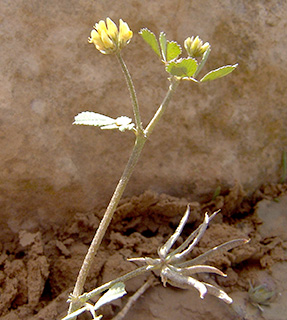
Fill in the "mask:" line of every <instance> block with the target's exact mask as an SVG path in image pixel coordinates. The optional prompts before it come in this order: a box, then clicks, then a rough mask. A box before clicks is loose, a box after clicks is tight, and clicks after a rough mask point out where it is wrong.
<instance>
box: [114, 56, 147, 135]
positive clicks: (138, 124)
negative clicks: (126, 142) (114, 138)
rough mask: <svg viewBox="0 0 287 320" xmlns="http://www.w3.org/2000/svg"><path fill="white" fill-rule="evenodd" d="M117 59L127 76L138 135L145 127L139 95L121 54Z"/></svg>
mask: <svg viewBox="0 0 287 320" xmlns="http://www.w3.org/2000/svg"><path fill="white" fill-rule="evenodd" d="M116 56H117V58H118V61H119V63H120V65H121V68H122V70H123V73H124V75H125V79H126V82H127V86H128V88H129V91H130V96H131V99H132V104H133V112H134V117H135V123H136V129H137V132H138V133H142V132H143V127H142V122H141V116H140V111H139V104H138V99H137V95H136V91H135V87H134V84H133V80H132V77H131V75H130V73H129V70H128V68H127V66H126V64H125V62H124V60H123V58H122V56H121V54H120V52H118V53H117V55H116Z"/></svg>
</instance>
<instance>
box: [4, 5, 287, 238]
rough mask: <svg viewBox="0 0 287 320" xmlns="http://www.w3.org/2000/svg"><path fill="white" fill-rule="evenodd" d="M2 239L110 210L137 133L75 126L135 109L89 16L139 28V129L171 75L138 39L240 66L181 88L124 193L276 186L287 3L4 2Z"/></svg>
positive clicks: (131, 50)
mask: <svg viewBox="0 0 287 320" xmlns="http://www.w3.org/2000/svg"><path fill="white" fill-rule="evenodd" d="M0 7H1V10H0V12H1V13H0V21H1V31H0V34H1V47H0V70H1V73H0V77H1V80H0V81H1V86H0V110H1V117H0V150H1V157H0V167H1V173H0V209H1V214H0V223H1V227H2V231H1V234H0V238H1V239H3V238H5V239H6V240H7V239H8V238H7V237H8V235H9V234H10V233H11V231H12V232H18V231H19V230H20V229H25V230H31V231H33V230H34V231H35V230H36V229H37V227H38V226H41V227H44V228H45V227H46V226H47V227H48V226H50V225H55V224H57V226H59V225H61V224H64V223H65V222H66V221H67V220H69V219H70V218H71V217H72V216H73V215H74V213H76V212H79V211H81V212H86V211H89V210H92V209H93V208H95V207H97V208H101V207H103V206H105V205H106V204H107V203H108V201H109V199H110V197H111V194H112V192H113V190H114V188H115V185H116V183H117V181H118V179H119V177H120V175H121V173H122V171H123V168H124V166H125V163H126V161H127V159H128V156H129V153H130V151H131V148H132V145H133V138H134V137H133V134H132V133H128V132H126V133H125V134H121V133H119V132H111V131H109V132H103V131H101V130H99V129H97V128H93V127H84V126H83V127H76V126H72V122H73V119H74V116H75V115H76V114H77V113H79V112H82V111H86V110H89V111H95V112H99V113H103V114H106V115H109V116H111V117H118V116H121V115H127V116H132V110H131V105H130V98H129V95H128V91H127V88H126V86H125V82H124V78H123V74H122V72H121V70H120V68H119V66H118V63H117V61H116V59H115V58H113V57H111V56H103V55H101V54H100V53H99V52H97V51H96V50H95V48H94V47H93V46H92V45H90V44H88V42H87V38H88V36H89V34H90V30H91V29H92V26H93V25H94V23H95V22H97V21H98V20H100V19H105V18H106V17H107V16H109V17H110V18H112V19H113V20H114V21H118V19H119V18H122V19H123V20H124V21H127V22H128V24H129V26H130V28H131V29H132V30H133V31H134V38H133V39H132V41H131V43H130V44H129V46H128V47H127V48H126V49H125V51H124V53H123V56H124V58H125V61H126V63H127V64H128V67H129V68H130V72H131V74H132V76H133V78H134V83H135V87H136V89H137V90H138V98H139V102H140V107H141V111H142V119H143V122H144V125H146V124H147V123H148V121H149V120H150V118H151V117H152V115H153V113H154V112H155V110H156V109H157V106H158V105H159V104H160V103H161V101H162V99H163V97H164V95H165V93H166V90H167V87H168V81H167V77H166V76H167V75H166V73H165V71H164V69H163V66H162V65H161V63H160V61H159V60H158V58H157V56H156V55H155V54H154V53H153V52H152V51H151V50H150V49H149V47H148V46H147V45H146V44H145V43H144V41H143V40H142V39H141V38H140V36H139V35H138V34H137V33H138V31H139V30H140V29H141V28H143V27H147V28H149V29H150V30H152V31H153V32H154V33H156V34H159V32H160V31H165V32H166V34H167V38H168V39H169V40H176V41H178V42H179V43H181V44H183V41H184V39H185V38H186V37H188V36H192V35H197V34H198V35H199V36H200V37H201V38H202V39H203V40H204V41H209V42H210V44H211V46H212V52H211V55H210V58H209V61H208V63H207V65H206V67H205V71H206V72H207V71H209V70H210V69H215V68H217V67H220V66H222V65H225V64H234V63H239V67H238V68H237V70H236V71H235V72H233V73H232V74H231V75H229V76H228V77H226V78H224V79H220V80H218V81H214V82H211V83H206V84H204V85H201V86H197V85H196V84H193V83H183V84H182V85H181V86H180V87H179V88H178V91H177V94H176V95H175V97H174V99H173V101H172V103H171V104H170V106H169V109H168V110H167V112H166V114H165V116H164V118H163V119H162V121H161V122H160V124H159V125H158V127H157V128H156V130H155V132H154V133H153V135H152V136H151V139H150V141H149V142H148V143H147V145H146V147H145V149H144V151H143V155H142V158H141V160H140V162H139V164H138V166H137V168H136V171H135V173H134V176H133V177H132V179H131V182H130V184H129V186H128V189H127V191H126V193H125V195H126V196H131V195H136V194H140V193H142V192H143V191H144V190H147V189H151V190H153V191H155V192H158V193H162V192H164V193H168V194H170V195H174V196H184V197H186V198H187V199H189V200H195V199H197V200H199V199H203V198H204V197H205V198H208V197H212V194H213V193H214V190H215V189H216V188H217V187H218V186H221V187H222V190H223V191H224V190H227V189H228V188H229V187H231V186H233V185H234V184H235V183H239V184H241V185H242V186H243V188H244V189H245V191H246V192H247V193H251V192H253V191H254V190H255V189H256V188H258V186H260V185H261V184H262V183H263V182H265V181H269V182H277V181H278V180H279V179H280V174H281V172H282V165H281V158H282V153H283V151H284V149H286V142H287V134H286V127H287V122H286V119H287V109H286V104H287V101H286V83H287V73H286V70H287V62H286V61H287V59H286V50H285V49H286V42H287V40H286V32H285V30H286V16H287V3H286V2H285V1H275V0H272V1H262V0H244V1H243V0H239V1H231V0H220V1H211V0H203V1H183V0H182V1H181V0H177V1H174V0H172V1H171V0H166V1H139V0H125V1H111V0H107V1H88V0H77V1H74V0H63V1H55V0H50V1H39V0H25V1H20V0H18V1H7V0H4V1H3V0H2V1H1V4H0Z"/></svg>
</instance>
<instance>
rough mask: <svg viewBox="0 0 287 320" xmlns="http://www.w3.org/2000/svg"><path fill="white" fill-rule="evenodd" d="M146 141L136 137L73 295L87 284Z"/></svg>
mask: <svg viewBox="0 0 287 320" xmlns="http://www.w3.org/2000/svg"><path fill="white" fill-rule="evenodd" d="M145 142H146V138H145V137H143V136H140V135H138V136H137V138H136V142H135V145H134V148H133V151H132V154H131V156H130V158H129V161H128V163H127V165H126V167H125V170H124V172H123V174H122V177H121V179H120V181H119V183H118V185H117V187H116V189H115V192H114V194H113V196H112V199H111V201H110V203H109V205H108V207H107V209H106V212H105V214H104V216H103V218H102V220H101V223H100V225H99V227H98V229H97V232H96V234H95V236H94V238H93V240H92V243H91V245H90V247H89V250H88V253H87V255H86V257H85V259H84V262H83V264H82V267H81V270H80V272H79V275H78V278H77V281H76V285H75V288H74V291H73V296H74V297H78V296H79V295H80V294H81V293H82V290H83V287H84V285H85V282H86V279H87V276H88V273H89V270H90V268H91V265H92V263H93V260H94V256H95V255H96V253H97V251H98V249H99V247H100V244H101V242H102V239H103V237H104V235H105V233H106V231H107V228H108V226H109V224H110V222H111V220H112V217H113V215H114V212H115V210H116V208H117V205H118V203H119V201H120V199H121V197H122V194H123V192H124V190H125V188H126V185H127V183H128V181H129V179H130V177H131V175H132V172H133V171H134V168H135V165H136V163H137V161H138V159H139V156H140V154H141V151H142V149H143V146H144V144H145ZM76 309H78V303H76V302H71V304H70V308H69V312H68V313H69V314H70V313H72V312H74V311H75V310H76Z"/></svg>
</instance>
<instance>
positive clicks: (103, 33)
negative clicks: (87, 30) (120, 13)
mask: <svg viewBox="0 0 287 320" xmlns="http://www.w3.org/2000/svg"><path fill="white" fill-rule="evenodd" d="M132 36H133V32H132V31H131V30H130V28H129V26H128V24H127V23H126V22H124V21H123V20H122V19H120V22H119V31H118V28H117V26H116V24H115V23H114V22H113V21H112V20H111V19H110V18H107V19H106V22H105V21H104V20H101V21H99V22H98V23H96V24H95V26H94V29H93V30H92V31H91V36H90V38H89V43H93V44H94V45H95V47H96V48H97V49H98V50H99V51H100V52H101V53H103V54H111V53H115V52H118V51H120V50H121V49H122V48H124V47H125V46H126V45H127V44H128V43H129V41H130V40H131V38H132Z"/></svg>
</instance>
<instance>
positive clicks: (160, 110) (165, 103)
mask: <svg viewBox="0 0 287 320" xmlns="http://www.w3.org/2000/svg"><path fill="white" fill-rule="evenodd" d="M179 82H180V80H179V79H178V78H176V77H174V78H172V79H171V83H170V86H169V88H168V92H167V94H166V96H165V97H164V99H163V102H162V104H161V105H160V107H159V108H158V110H157V112H156V113H155V115H154V116H153V118H152V119H151V121H150V122H149V124H148V125H147V127H146V129H145V130H144V133H145V136H146V137H147V138H148V137H149V136H150V135H151V133H152V131H153V129H154V127H155V126H156V124H157V123H158V122H159V120H160V118H161V117H162V115H163V114H164V112H165V110H166V108H167V106H168V104H169V101H170V99H171V97H172V95H173V93H174V91H175V89H176V88H177V86H178V85H179Z"/></svg>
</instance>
